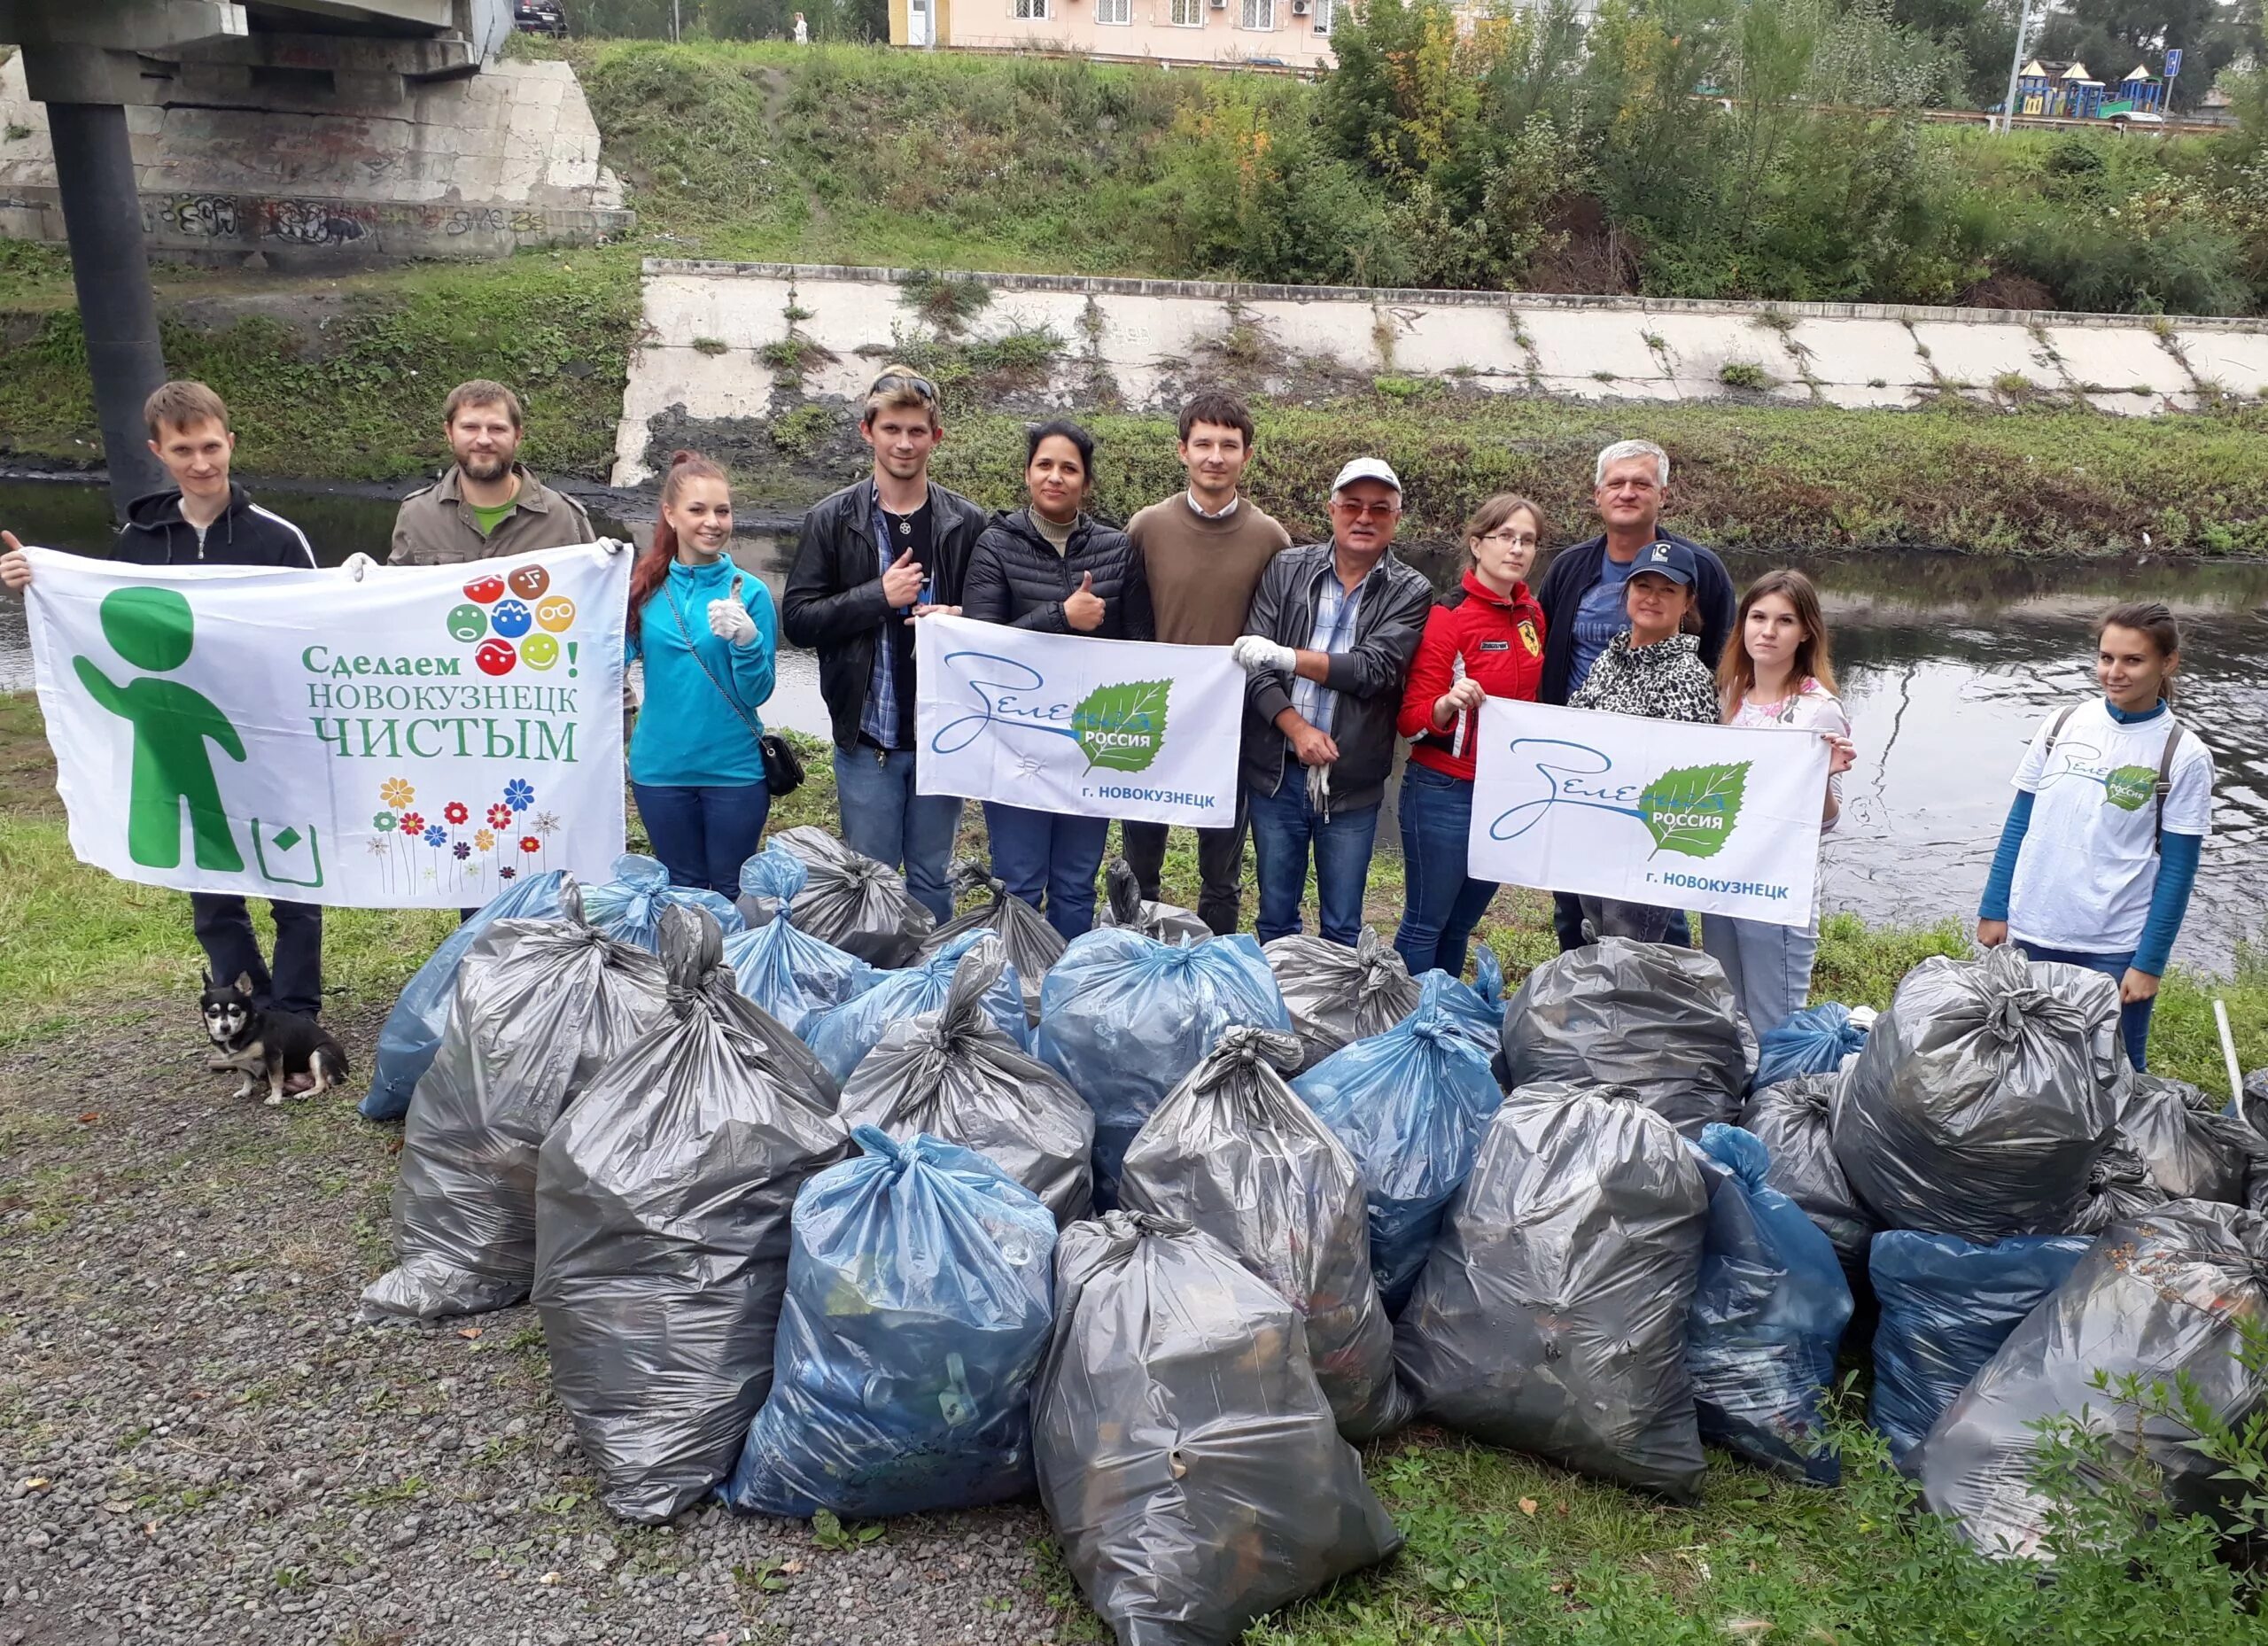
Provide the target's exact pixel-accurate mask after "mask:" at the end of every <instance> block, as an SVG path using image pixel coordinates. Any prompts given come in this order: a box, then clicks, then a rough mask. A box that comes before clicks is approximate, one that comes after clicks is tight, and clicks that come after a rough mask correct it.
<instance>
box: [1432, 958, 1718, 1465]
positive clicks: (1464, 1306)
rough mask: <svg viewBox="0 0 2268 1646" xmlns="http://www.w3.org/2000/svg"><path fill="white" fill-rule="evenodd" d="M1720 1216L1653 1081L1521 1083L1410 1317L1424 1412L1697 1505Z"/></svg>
mask: <svg viewBox="0 0 2268 1646" xmlns="http://www.w3.org/2000/svg"><path fill="white" fill-rule="evenodd" d="M1720 986H1721V985H1720ZM1708 1221H1709V1191H1708V1186H1707V1184H1706V1182H1705V1179H1704V1177H1703V1175H1702V1170H1701V1167H1700V1165H1699V1163H1698V1161H1697V1158H1696V1156H1695V1154H1694V1152H1693V1151H1692V1150H1691V1149H1690V1148H1689V1147H1688V1146H1687V1145H1686V1143H1685V1141H1684V1139H1683V1138H1682V1137H1680V1136H1679V1135H1678V1132H1677V1130H1676V1129H1675V1128H1674V1127H1673V1126H1672V1125H1671V1124H1670V1122H1668V1121H1667V1120H1666V1119H1665V1118H1664V1117H1663V1116H1662V1115H1661V1114H1659V1113H1658V1112H1657V1111H1656V1110H1654V1109H1653V1108H1652V1107H1651V1106H1650V1105H1649V1104H1648V1103H1647V1102H1646V1100H1645V1098H1644V1096H1643V1094H1642V1093H1640V1092H1637V1091H1632V1090H1630V1089H1628V1088H1627V1087H1612V1086H1608V1087H1581V1086H1573V1085H1568V1084H1566V1083H1561V1082H1549V1083H1534V1084H1530V1085H1527V1086H1523V1087H1521V1088H1520V1089H1518V1091H1514V1092H1513V1093H1512V1095H1511V1097H1510V1098H1508V1099H1505V1101H1504V1106H1503V1107H1502V1108H1501V1109H1499V1110H1498V1111H1497V1112H1496V1117H1495V1120H1494V1121H1492V1122H1490V1123H1489V1127H1488V1132H1487V1137H1484V1138H1483V1139H1482V1141H1481V1145H1480V1158H1479V1160H1478V1161H1475V1162H1474V1164H1473V1168H1472V1176H1469V1177H1468V1178H1466V1179H1465V1184H1464V1190H1463V1191H1462V1192H1461V1193H1460V1194H1459V1195H1458V1198H1457V1200H1456V1204H1455V1205H1454V1207H1452V1208H1451V1210H1450V1212H1449V1220H1448V1222H1447V1223H1446V1224H1445V1225H1444V1226H1443V1228H1442V1231H1441V1240H1440V1242H1439V1244H1438V1245H1436V1246H1434V1248H1433V1256H1432V1258H1431V1259H1430V1260H1429V1261H1428V1262H1427V1263H1426V1265H1425V1273H1424V1274H1423V1275H1421V1276H1420V1277H1418V1281H1417V1292H1416V1293H1415V1294H1413V1295H1412V1296H1411V1298H1410V1306H1409V1307H1408V1308H1405V1309H1404V1310H1403V1311H1402V1317H1401V1319H1400V1320H1398V1321H1397V1322H1395V1324H1394V1341H1395V1351H1396V1355H1397V1357H1398V1359H1399V1361H1400V1364H1401V1370H1402V1378H1403V1380H1404V1382H1406V1383H1407V1384H1408V1385H1409V1386H1410V1393H1411V1394H1413V1395H1414V1396H1415V1397H1416V1399H1417V1404H1418V1406H1419V1408H1420V1409H1421V1411H1422V1412H1423V1414H1424V1415H1425V1416H1427V1417H1433V1418H1434V1419H1436V1420H1437V1421H1439V1422H1441V1423H1443V1424H1446V1425H1449V1427H1451V1428H1455V1429H1461V1430H1463V1431H1464V1432H1466V1433H1468V1434H1472V1435H1474V1436H1476V1437H1477V1438H1479V1439H1480V1440H1486V1441H1487V1442H1489V1443H1490V1444H1491V1445H1495V1446H1508V1447H1513V1448H1518V1449H1519V1450H1521V1451H1527V1452H1533V1453H1534V1454H1536V1455H1537V1456H1541V1457H1547V1458H1550V1459H1551V1460H1552V1461H1553V1462H1555V1463H1559V1464H1565V1465H1566V1466H1568V1467H1570V1468H1573V1469H1579V1470H1581V1471H1584V1472H1585V1473H1588V1474H1595V1475H1598V1476H1601V1477H1602V1478H1604V1479H1610V1480H1619V1481H1621V1482H1623V1483H1624V1484H1625V1485H1627V1486H1632V1487H1637V1488H1639V1489H1640V1490H1642V1491H1648V1492H1654V1493H1658V1494H1659V1495H1662V1496H1665V1497H1669V1498H1674V1499H1677V1500H1679V1501H1681V1502H1691V1501H1692V1500H1693V1498H1694V1497H1695V1496H1696V1495H1697V1494H1698V1493H1699V1490H1700V1486H1701V1476H1702V1471H1703V1468H1704V1464H1703V1459H1702V1453H1701V1432H1700V1428H1699V1425H1698V1423H1697V1417H1696V1413H1695V1409H1694V1403H1693V1382H1692V1378H1691V1375H1690V1373H1689V1371H1688V1370H1687V1367H1686V1346H1687V1338H1688V1327H1689V1321H1690V1317H1691V1314H1692V1308H1693V1298H1694V1290H1695V1287H1696V1285H1697V1283H1698V1281H1699V1278H1700V1271H1701V1257H1702V1248H1703V1243H1704V1239H1705V1235H1706V1233H1707V1227H1708Z"/></svg>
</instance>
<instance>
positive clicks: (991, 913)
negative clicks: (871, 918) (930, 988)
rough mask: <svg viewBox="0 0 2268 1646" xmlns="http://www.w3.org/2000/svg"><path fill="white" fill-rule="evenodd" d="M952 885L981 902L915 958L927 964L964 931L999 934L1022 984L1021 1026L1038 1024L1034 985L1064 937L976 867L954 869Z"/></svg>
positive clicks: (1052, 961) (1060, 955)
mask: <svg viewBox="0 0 2268 1646" xmlns="http://www.w3.org/2000/svg"><path fill="white" fill-rule="evenodd" d="M953 882H954V885H955V888H956V889H958V890H959V891H962V892H967V891H971V890H981V891H983V892H984V893H985V894H986V901H985V902H984V903H983V905H980V906H979V907H977V908H975V909H972V910H970V911H969V912H967V914H964V915H960V916H959V917H958V918H956V919H954V920H948V921H946V922H945V923H944V925H943V926H940V927H939V928H937V929H936V931H935V932H933V933H931V934H930V936H929V937H928V941H926V942H925V943H922V945H921V957H920V958H921V959H925V960H926V959H928V958H929V957H930V956H931V955H933V954H935V953H936V952H937V951H939V950H940V949H943V948H944V946H945V945H946V944H947V943H951V941H952V940H953V939H954V938H956V937H958V936H960V935H961V934H962V933H964V932H982V931H989V932H996V933H998V935H999V938H1000V942H1001V943H1002V944H1003V945H1004V946H1005V947H1006V951H1007V955H1008V964H1009V965H1011V966H1013V967H1015V968H1016V979H1017V981H1018V982H1021V984H1022V985H1023V994H1024V1017H1025V1020H1026V1023H1027V1025H1029V1024H1031V1023H1037V1022H1038V1021H1039V986H1040V984H1041V983H1042V982H1045V979H1046V977H1047V973H1048V969H1049V968H1050V967H1052V966H1053V965H1054V964H1055V963H1056V962H1057V961H1058V960H1060V959H1062V958H1063V934H1062V933H1060V932H1059V931H1057V930H1056V929H1055V928H1053V927H1052V926H1050V925H1049V924H1048V923H1047V921H1046V920H1045V919H1043V918H1042V917H1041V915H1040V912H1039V911H1038V910H1037V909H1035V908H1033V907H1032V906H1031V905H1029V904H1028V903H1026V902H1025V901H1024V900H1023V899H1022V898H1021V897H1014V896H1012V895H1011V894H1010V893H1009V890H1008V887H1007V882H1006V881H999V880H995V879H994V878H993V877H992V873H991V871H990V870H989V869H987V868H986V867H985V866H983V864H981V863H967V862H964V863H961V864H959V865H957V866H955V868H954V870H953Z"/></svg>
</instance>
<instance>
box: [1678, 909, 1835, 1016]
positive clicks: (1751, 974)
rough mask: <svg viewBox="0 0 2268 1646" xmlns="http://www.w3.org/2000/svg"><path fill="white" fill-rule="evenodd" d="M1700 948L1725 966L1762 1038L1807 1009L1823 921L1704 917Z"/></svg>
mask: <svg viewBox="0 0 2268 1646" xmlns="http://www.w3.org/2000/svg"><path fill="white" fill-rule="evenodd" d="M1701 948H1702V950H1703V951H1704V952H1705V953H1706V954H1708V955H1709V956H1710V957H1711V958H1712V959H1714V960H1715V961H1716V962H1717V964H1718V965H1719V966H1721V967H1724V968H1725V981H1726V982H1728V983H1730V984H1731V985H1732V988H1733V998H1734V999H1735V1000H1736V1001H1737V1002H1738V1003H1739V1005H1740V1009H1741V1015H1742V1016H1744V1017H1745V1018H1747V1019H1748V1026H1749V1027H1750V1028H1751V1029H1754V1030H1755V1031H1756V1033H1757V1035H1758V1036H1759V1037H1762V1036H1765V1035H1768V1034H1770V1033H1771V1032H1772V1031H1773V1030H1774V1029H1777V1028H1779V1027H1780V1025H1781V1024H1783V1023H1784V1022H1786V1021H1788V1020H1789V1018H1790V1017H1792V1016H1794V1015H1795V1013H1798V1012H1799V1011H1801V1010H1802V1009H1803V1005H1804V1002H1805V1001H1806V999H1808V998H1810V996H1811V967H1812V962H1813V961H1814V960H1815V959H1818V957H1819V922H1818V920H1816V919H1814V920H1813V921H1812V922H1811V924H1810V925H1808V926H1775V925H1774V924H1773V923H1772V922H1771V921H1769V920H1736V919H1734V918H1733V917H1732V916H1731V915H1729V914H1705V915H1703V916H1702V917H1701Z"/></svg>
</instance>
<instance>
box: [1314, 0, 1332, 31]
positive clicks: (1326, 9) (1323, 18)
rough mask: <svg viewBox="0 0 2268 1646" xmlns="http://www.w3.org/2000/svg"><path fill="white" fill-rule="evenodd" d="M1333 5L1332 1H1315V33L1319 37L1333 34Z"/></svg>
mask: <svg viewBox="0 0 2268 1646" xmlns="http://www.w3.org/2000/svg"><path fill="white" fill-rule="evenodd" d="M1331 7H1332V0H1314V7H1313V9H1314V12H1315V32H1316V33H1317V34H1318V35H1327V34H1329V33H1330V32H1331Z"/></svg>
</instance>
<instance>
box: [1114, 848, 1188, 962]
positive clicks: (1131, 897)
mask: <svg viewBox="0 0 2268 1646" xmlns="http://www.w3.org/2000/svg"><path fill="white" fill-rule="evenodd" d="M1102 885H1103V901H1102V906H1101V907H1100V908H1099V909H1097V910H1096V911H1095V924H1096V925H1098V926H1116V927H1122V928H1125V929H1126V930H1128V931H1133V932H1139V933H1141V934H1142V936H1145V937H1155V938H1156V939H1158V940H1159V941H1160V942H1161V943H1178V942H1180V941H1181V940H1182V939H1183V938H1184V937H1210V936H1212V935H1213V928H1211V927H1209V926H1208V925H1206V924H1205V922H1204V921H1203V920H1200V919H1198V917H1197V916H1196V915H1195V914H1193V913H1192V912H1190V911H1189V910H1187V909H1184V908H1181V907H1179V906H1178V905H1174V904H1170V903H1154V902H1152V901H1151V900H1150V899H1149V898H1147V897H1144V896H1143V895H1142V884H1141V882H1140V881H1138V880H1137V879H1136V878H1135V875H1134V866H1133V865H1132V864H1130V863H1129V862H1127V860H1126V859H1125V858H1112V859H1111V860H1110V862H1109V864H1108V866H1106V867H1105V868H1104V870H1103V872H1102Z"/></svg>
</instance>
